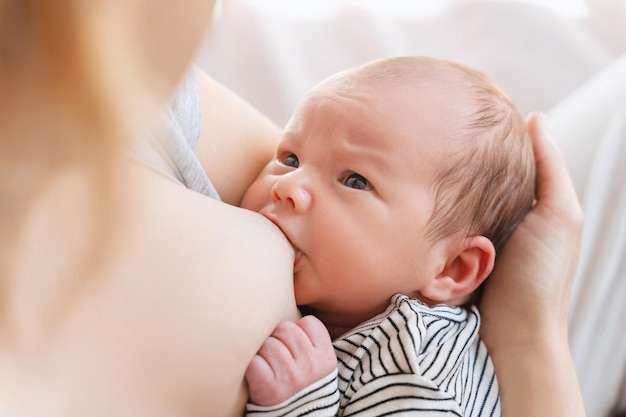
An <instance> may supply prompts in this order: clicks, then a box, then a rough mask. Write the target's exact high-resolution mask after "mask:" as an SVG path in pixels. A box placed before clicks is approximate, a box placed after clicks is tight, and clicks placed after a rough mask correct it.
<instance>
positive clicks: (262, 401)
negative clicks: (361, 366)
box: [246, 316, 337, 406]
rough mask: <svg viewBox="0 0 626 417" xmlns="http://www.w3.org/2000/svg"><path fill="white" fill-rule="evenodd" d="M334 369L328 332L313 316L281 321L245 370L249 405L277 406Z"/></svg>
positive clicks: (334, 363)
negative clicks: (295, 321)
mask: <svg viewBox="0 0 626 417" xmlns="http://www.w3.org/2000/svg"><path fill="white" fill-rule="evenodd" d="M336 367H337V357H336V356H335V351H334V349H333V345H332V341H331V340H330V335H329V334H328V330H326V327H324V325H323V324H322V322H321V321H319V320H318V319H317V318H316V317H314V316H305V317H303V318H301V319H300V320H299V321H298V322H297V323H293V322H290V321H284V322H282V323H280V324H279V325H278V326H277V327H276V329H275V330H274V332H273V333H272V335H271V336H270V337H268V338H267V340H266V341H265V343H263V345H262V346H261V348H260V349H259V351H258V353H257V354H256V355H255V356H254V358H252V361H251V362H250V365H248V369H247V370H246V380H247V381H248V387H249V389H250V400H249V401H250V402H251V403H252V404H256V405H261V406H269V405H276V404H279V403H281V402H283V401H285V400H286V399H288V398H289V397H291V396H292V395H294V394H296V393H298V392H299V391H301V390H302V389H304V388H305V387H307V386H308V385H311V384H313V383H314V382H316V381H318V380H320V379H322V378H323V377H325V376H326V375H328V374H330V373H331V372H332V371H333V370H334V369H335V368H336Z"/></svg>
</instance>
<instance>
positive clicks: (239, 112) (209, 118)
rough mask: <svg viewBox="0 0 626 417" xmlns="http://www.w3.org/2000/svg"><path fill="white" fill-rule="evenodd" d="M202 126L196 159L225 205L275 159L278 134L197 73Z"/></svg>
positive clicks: (239, 101)
mask: <svg viewBox="0 0 626 417" xmlns="http://www.w3.org/2000/svg"><path fill="white" fill-rule="evenodd" d="M196 73H197V76H198V83H199V85H200V94H201V100H202V125H201V131H200V132H201V133H200V140H199V142H198V146H197V147H196V151H195V152H196V155H197V156H198V159H199V160H200V162H201V163H202V166H203V167H204V169H205V170H206V172H207V174H208V175H209V178H210V179H211V182H213V185H214V186H215V188H216V189H217V191H218V193H219V194H220V196H221V197H222V200H223V201H224V202H226V203H229V204H232V205H235V206H238V205H239V203H240V202H241V198H242V197H243V194H244V192H245V190H246V189H247V188H248V186H249V185H250V184H251V183H252V181H253V180H254V179H255V178H256V176H257V174H258V173H259V172H260V171H261V169H262V168H263V167H264V166H265V164H267V162H268V161H269V160H270V159H271V158H272V157H273V155H274V147H275V145H276V142H277V141H278V137H279V136H280V132H281V130H280V129H279V127H278V126H276V125H275V124H274V123H273V122H272V121H270V120H269V119H268V118H267V117H265V116H264V115H262V114H261V113H260V112H259V111H257V110H256V109H255V108H254V107H252V106H251V105H250V104H248V103H246V102H245V101H243V100H242V99H241V98H239V97H238V96H237V95H235V94H234V93H233V92H232V91H230V90H228V89H227V88H225V87H224V86H222V85H220V84H219V83H218V82H217V81H215V80H213V79H211V78H210V77H209V76H207V75H206V74H205V73H203V72H202V71H201V70H199V69H197V70H196Z"/></svg>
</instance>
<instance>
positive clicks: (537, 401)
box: [480, 114, 584, 416]
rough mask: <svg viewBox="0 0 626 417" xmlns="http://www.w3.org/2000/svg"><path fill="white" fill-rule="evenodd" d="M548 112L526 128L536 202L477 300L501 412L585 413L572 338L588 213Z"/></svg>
mask: <svg viewBox="0 0 626 417" xmlns="http://www.w3.org/2000/svg"><path fill="white" fill-rule="evenodd" d="M542 119H543V116H541V115H539V114H532V115H531V116H530V117H529V118H528V127H529V130H530V134H531V136H532V139H533V147H534V152H535V160H536V165H537V191H536V198H537V201H536V204H535V206H534V207H533V208H532V209H531V211H530V212H529V213H528V215H527V216H526V218H525V219H524V221H523V222H522V223H521V224H520V226H519V227H518V228H517V229H516V230H515V232H514V233H513V235H512V236H511V237H510V239H509V241H508V242H507V243H506V245H505V247H504V249H503V251H502V253H501V255H500V256H499V258H498V260H497V262H496V266H495V269H494V271H493V273H492V275H491V277H490V279H489V281H488V283H487V284H486V287H485V291H484V293H483V297H482V299H481V303H480V310H481V315H482V321H483V323H482V325H481V337H482V338H483V340H484V342H485V344H486V345H487V347H488V349H489V352H490V354H491V356H492V358H493V361H494V364H495V366H496V374H497V377H498V381H499V383H500V392H501V399H502V406H503V414H506V415H507V416H512V415H520V416H521V415H523V416H534V415H537V416H539V415H542V416H545V415H554V416H560V415H568V416H578V415H584V409H583V405H582V399H581V397H580V391H579V387H578V382H577V378H576V374H575V371H574V368H573V362H572V360H571V355H570V352H569V345H568V340H567V327H568V313H569V305H570V292H571V287H572V282H573V279H574V276H575V273H576V267H577V264H578V254H579V250H580V241H581V236H582V225H583V215H582V209H581V207H580V204H579V203H578V199H577V197H576V193H575V191H574V187H573V184H572V181H571V179H570V176H569V173H568V171H567V167H566V164H565V160H564V158H563V155H562V153H561V151H560V150H559V149H558V148H557V147H556V145H555V144H554V143H553V142H552V141H551V140H550V139H549V137H548V133H547V132H546V130H545V128H544V127H543V126H544V123H543V120H542Z"/></svg>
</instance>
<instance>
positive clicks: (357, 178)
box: [343, 173, 370, 190]
mask: <svg viewBox="0 0 626 417" xmlns="http://www.w3.org/2000/svg"><path fill="white" fill-rule="evenodd" d="M343 185H345V186H346V187H350V188H354V189H355V190H369V189H370V183H369V182H368V181H367V179H365V177H363V176H362V175H359V174H356V173H355V174H350V175H348V176H347V177H346V178H344V179H343Z"/></svg>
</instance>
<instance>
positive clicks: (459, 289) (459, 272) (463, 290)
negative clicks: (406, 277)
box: [420, 236, 496, 305]
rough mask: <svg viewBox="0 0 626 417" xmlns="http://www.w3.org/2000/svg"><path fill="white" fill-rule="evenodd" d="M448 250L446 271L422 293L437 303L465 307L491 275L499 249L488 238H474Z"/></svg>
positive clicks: (442, 271)
mask: <svg viewBox="0 0 626 417" xmlns="http://www.w3.org/2000/svg"><path fill="white" fill-rule="evenodd" d="M446 251H447V252H446V258H445V259H446V261H445V264H444V265H443V267H442V269H441V270H440V271H439V272H438V274H437V275H436V277H435V278H434V279H432V280H430V281H429V282H428V283H427V284H426V285H425V286H423V287H422V289H421V291H420V292H421V294H422V295H423V296H424V297H426V298H428V299H429V300H432V301H433V302H435V303H444V304H450V305H461V304H463V303H465V302H466V301H467V299H468V298H469V296H470V295H471V294H472V292H474V290H476V288H478V286H480V284H482V282H483V281H484V280H485V279H486V278H487V277H488V276H489V274H490V273H491V270H492V269H493V264H494V261H495V257H496V250H495V248H494V247H493V244H492V243H491V241H490V240H489V239H487V238H486V237H484V236H473V237H470V238H468V239H463V240H462V241H458V242H457V243H455V244H451V245H449V246H448V247H447V248H446Z"/></svg>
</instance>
